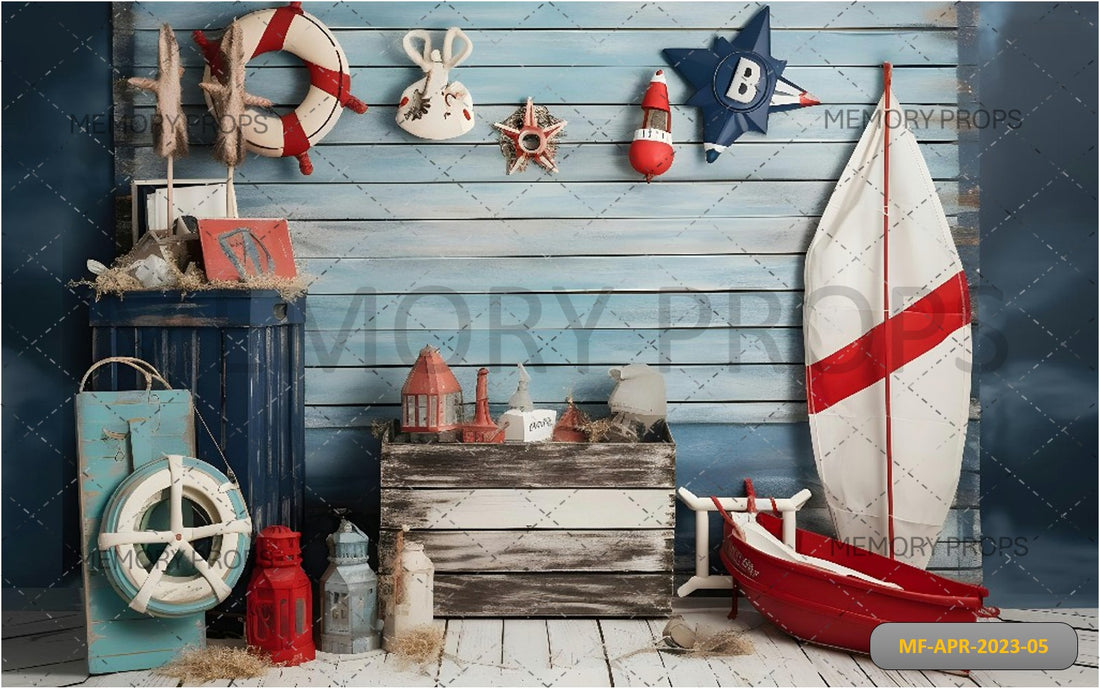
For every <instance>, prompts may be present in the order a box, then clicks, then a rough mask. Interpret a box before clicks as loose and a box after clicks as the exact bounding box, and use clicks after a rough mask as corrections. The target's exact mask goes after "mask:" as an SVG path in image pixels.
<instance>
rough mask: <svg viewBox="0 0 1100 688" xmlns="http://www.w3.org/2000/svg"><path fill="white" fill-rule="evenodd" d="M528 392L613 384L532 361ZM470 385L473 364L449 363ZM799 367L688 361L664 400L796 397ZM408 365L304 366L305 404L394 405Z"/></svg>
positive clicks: (572, 391) (587, 396)
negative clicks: (465, 365)
mask: <svg viewBox="0 0 1100 688" xmlns="http://www.w3.org/2000/svg"><path fill="white" fill-rule="evenodd" d="M489 371H490V373H489V396H490V398H495V399H506V398H508V397H509V396H510V395H511V394H512V392H514V391H515V384H516V378H515V377H514V374H515V368H513V367H511V366H508V367H499V366H489ZM528 372H529V373H530V374H531V396H532V397H533V398H534V400H535V402H536V403H539V404H542V403H561V401H562V400H564V399H566V398H567V397H570V396H572V397H573V398H574V399H576V400H577V401H581V402H603V401H606V400H607V396H608V394H610V393H611V389H612V387H613V386H614V380H612V379H611V378H610V377H609V376H608V374H607V368H606V367H605V366H584V365H578V366H532V367H530V368H528ZM454 373H455V375H456V376H457V377H458V380H459V382H460V383H463V384H464V385H465V388H466V389H467V390H472V389H473V388H474V384H475V378H476V377H477V369H476V368H472V367H471V368H467V367H463V366H459V367H455V368H454ZM804 374H805V370H804V366H801V365H795V364H760V365H693V366H676V367H674V368H672V369H671V370H668V371H665V389H666V395H667V398H668V400H669V401H712V402H713V401H762V400H772V401H796V400H801V399H805V389H804V385H803V380H802V378H803V376H804ZM407 375H408V370H407V369H405V368H403V367H401V368H380V367H374V368H331V369H328V370H326V369H324V368H307V369H306V403H307V404H310V405H319V404H323V405H336V404H339V405H351V404H376V403H390V404H396V403H398V402H399V400H400V392H401V386H402V385H403V384H404V382H405V378H406V376H407Z"/></svg>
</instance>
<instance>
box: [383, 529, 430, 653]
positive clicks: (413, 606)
mask: <svg viewBox="0 0 1100 688" xmlns="http://www.w3.org/2000/svg"><path fill="white" fill-rule="evenodd" d="M393 575H394V586H393V589H392V590H391V591H390V595H389V596H388V597H387V599H386V621H385V626H384V627H383V630H382V646H383V647H384V648H385V649H386V650H387V651H389V650H391V649H392V645H393V641H394V639H395V638H397V637H399V636H401V635H402V634H404V633H407V632H408V631H411V630H412V629H414V628H417V627H418V626H426V625H429V624H431V623H432V620H433V618H434V613H435V599H434V590H435V566H434V565H433V564H432V560H431V559H429V558H428V555H426V554H424V545H423V543H420V542H406V543H405V545H404V547H403V550H402V553H401V562H400V568H399V570H395V571H394V573H393ZM399 577H400V583H398V578H399ZM398 596H400V597H401V601H400V602H398V601H397V600H396V598H397V597H398Z"/></svg>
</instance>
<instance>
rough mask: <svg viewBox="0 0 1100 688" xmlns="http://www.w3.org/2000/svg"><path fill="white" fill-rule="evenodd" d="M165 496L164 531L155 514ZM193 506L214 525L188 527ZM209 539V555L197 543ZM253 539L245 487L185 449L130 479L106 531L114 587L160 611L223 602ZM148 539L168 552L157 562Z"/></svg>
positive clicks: (116, 497)
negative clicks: (188, 510)
mask: <svg viewBox="0 0 1100 688" xmlns="http://www.w3.org/2000/svg"><path fill="white" fill-rule="evenodd" d="M165 502H167V506H168V528H167V530H164V529H157V528H156V527H155V526H154V525H153V521H154V520H156V517H155V514H154V512H155V511H163V505H164V504H165ZM185 508H191V509H193V510H194V511H195V513H198V514H201V519H202V520H203V521H206V523H204V524H203V525H198V526H188V525H185V518H184V512H185ZM160 520H161V522H163V517H161V518H160ZM206 539H209V540H210V543H211V545H210V552H209V554H207V555H203V554H201V553H200V552H199V551H198V550H197V549H196V547H195V544H194V543H196V542H198V541H200V540H206ZM251 542H252V519H251V518H249V516H248V510H247V508H246V507H245V503H244V498H243V497H242V496H241V491H240V488H238V487H237V485H236V484H234V483H233V482H231V481H230V480H229V478H227V477H226V476H225V475H224V474H223V473H222V472H221V471H219V470H218V469H216V468H214V467H213V466H211V465H210V464H208V463H206V462H204V461H200V460H198V459H195V458H191V457H189V456H187V457H185V456H180V455H178V454H174V455H170V456H166V457H164V458H163V459H159V460H156V461H151V462H149V463H147V464H145V465H144V466H141V467H140V468H138V469H137V470H136V471H134V472H133V473H131V474H130V475H129V476H128V477H127V478H126V479H125V480H124V481H122V483H121V484H120V485H119V487H118V489H117V490H115V492H114V494H113V495H111V499H110V501H109V502H108V503H107V508H106V509H105V510H104V513H103V522H102V525H101V527H100V532H99V549H100V551H101V553H102V563H103V569H104V572H105V573H106V574H107V577H108V579H109V580H110V582H111V585H112V586H113V587H114V588H115V590H116V591H117V592H118V593H119V594H120V595H121V596H122V597H123V599H125V600H128V602H129V606H130V608H131V609H134V610H135V611H138V612H141V613H144V614H150V615H152V616H169V617H174V616H185V615H188V614H194V613H196V612H201V611H205V610H207V609H211V608H213V607H215V606H217V604H218V603H219V602H221V601H222V600H224V599H225V598H226V597H228V596H229V593H230V592H231V591H232V590H233V585H234V584H235V583H236V582H237V581H238V580H239V579H240V577H241V573H242V571H243V570H244V565H245V562H246V560H247V558H248V550H249V547H250V545H251ZM148 545H164V550H163V551H162V552H161V553H160V555H159V556H157V557H156V558H155V560H154V558H153V557H152V556H151V555H150V553H149V552H148V550H147V549H146V547H147V546H148ZM173 569H177V570H175V571H174V572H173ZM177 574H182V575H177Z"/></svg>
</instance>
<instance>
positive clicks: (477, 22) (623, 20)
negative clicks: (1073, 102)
mask: <svg viewBox="0 0 1100 688" xmlns="http://www.w3.org/2000/svg"><path fill="white" fill-rule="evenodd" d="M251 9H252V8H251V7H249V6H248V5H243V4H241V3H239V2H210V3H203V11H202V12H198V11H197V10H196V6H195V5H194V3H189V2H163V3H161V2H155V3H153V2H139V3H136V4H135V6H134V10H133V13H132V20H131V21H132V26H133V27H135V28H139V29H156V28H158V27H159V26H160V25H161V24H162V23H164V22H168V23H169V24H171V25H172V26H173V27H174V28H175V29H176V30H177V31H185V30H190V29H219V28H221V27H224V26H225V25H226V24H227V23H228V22H230V21H232V20H233V17H235V16H238V15H241V14H244V13H246V12H248V11H250V10H251ZM305 9H306V10H307V11H309V12H311V13H313V14H314V15H316V16H317V17H318V18H319V19H320V20H321V21H323V22H325V23H326V24H327V25H328V26H329V27H330V28H333V29H342V28H352V29H358V28H368V27H373V28H402V29H407V28H413V27H417V28H419V27H428V28H446V27H448V26H463V27H481V28H496V29H505V30H513V29H547V28H549V29H667V28H670V27H677V28H682V29H706V30H711V29H714V30H718V29H723V28H725V29H737V28H739V27H740V26H742V25H744V23H745V22H747V21H748V20H749V19H750V18H751V17H752V15H753V14H755V13H756V11H757V10H758V9H759V5H757V4H756V3H732V2H677V3H675V4H674V5H671V6H666V5H662V4H660V3H634V2H630V3H627V2H608V3H598V2H592V3H589V2H584V3H581V2H567V3H553V2H508V3H499V2H460V3H438V2H387V3H370V4H367V3H338V4H328V3H320V2H311V3H308V4H307V5H305ZM955 23H956V14H955V7H954V5H953V4H952V3H946V2H928V3H900V2H888V3H877V4H873V5H872V4H867V3H863V4H860V3H847V2H780V3H774V4H773V5H772V27H773V28H775V29H785V28H811V29H814V28H821V27H833V28H856V29H862V28H866V27H888V28H896V27H940V28H954V26H955Z"/></svg>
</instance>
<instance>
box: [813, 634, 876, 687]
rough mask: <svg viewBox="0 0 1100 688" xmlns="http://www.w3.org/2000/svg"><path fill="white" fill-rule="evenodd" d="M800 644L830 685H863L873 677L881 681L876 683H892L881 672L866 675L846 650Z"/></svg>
mask: <svg viewBox="0 0 1100 688" xmlns="http://www.w3.org/2000/svg"><path fill="white" fill-rule="evenodd" d="M801 646H802V651H803V652H805V653H806V657H808V658H809V660H810V662H811V663H812V664H813V665H814V668H815V669H817V672H818V673H819V674H820V675H821V677H822V678H823V679H825V683H827V684H828V685H830V686H863V685H867V684H868V683H871V682H872V681H875V679H878V680H879V681H882V683H877V685H886V686H889V685H892V681H891V680H890V679H889V678H888V677H886V676H884V675H883V674H882V673H879V672H875V675H874V676H868V675H867V674H866V672H864V671H863V669H862V668H861V667H860V665H859V663H858V662H856V658H855V657H853V656H852V655H850V654H848V653H846V652H838V651H836V650H831V649H829V648H825V647H818V646H817V645H810V644H807V643H801ZM880 671H881V670H880Z"/></svg>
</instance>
